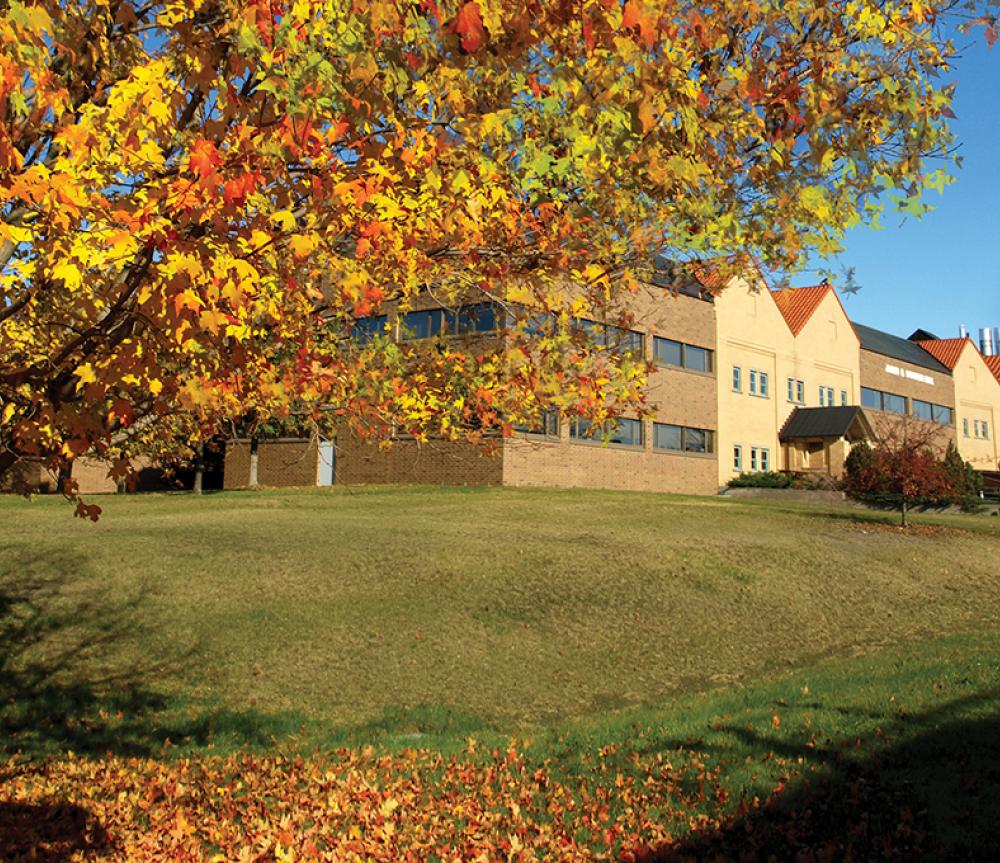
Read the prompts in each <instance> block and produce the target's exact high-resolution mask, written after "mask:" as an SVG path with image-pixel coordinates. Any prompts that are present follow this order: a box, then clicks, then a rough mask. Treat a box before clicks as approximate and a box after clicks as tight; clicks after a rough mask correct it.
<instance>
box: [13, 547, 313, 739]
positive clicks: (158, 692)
mask: <svg viewBox="0 0 1000 863" xmlns="http://www.w3.org/2000/svg"><path fill="white" fill-rule="evenodd" d="M0 560H2V561H3V564H2V566H0V752H7V753H13V752H21V753H22V754H24V755H25V756H27V757H29V758H36V757H40V756H44V755H48V754H55V753H59V752H65V751H68V750H72V751H73V752H76V753H79V754H94V755H98V754H104V753H107V752H111V753H114V754H118V755H149V754H154V753H157V752H161V751H162V749H163V747H164V746H165V745H166V744H168V742H169V743H172V744H178V745H181V746H183V747H208V746H213V745H215V743H216V742H219V743H221V744H222V745H223V746H224V747H234V748H235V747H251V748H258V747H262V746H267V745H270V744H272V743H273V742H274V740H275V739H276V738H279V739H280V738H285V737H289V736H291V735H293V734H294V733H295V731H296V730H297V729H298V728H299V727H300V726H301V724H302V719H301V717H299V716H295V715H291V714H288V715H284V714H281V715H277V714H276V715H267V714H261V713H257V712H255V711H246V712H237V711H230V710H224V709H218V710H206V709H205V708H204V707H196V706H193V705H188V704H185V703H182V702H181V701H179V700H178V699H176V698H175V697H171V696H168V695H166V694H165V693H164V691H163V689H162V683H163V682H164V681H167V680H169V679H171V678H179V677H181V676H182V675H183V673H184V671H185V669H187V668H190V667H191V666H192V665H193V664H194V663H196V662H197V661H198V657H197V648H196V647H191V648H189V649H187V650H186V651H183V652H178V653H176V654H174V655H171V656H166V657H165V656H160V655H156V653H155V651H154V650H151V649H143V648H142V645H143V641H144V636H145V635H146V633H145V631H144V628H143V625H142V623H141V619H142V614H141V612H142V611H143V605H144V603H145V602H146V600H147V595H146V592H145V591H143V590H139V591H137V592H136V593H135V594H134V595H131V596H121V595H117V594H113V593H112V592H111V591H110V590H100V589H94V588H91V587H90V585H95V584H99V583H100V580H99V578H97V577H95V575H94V573H92V572H90V571H88V567H87V562H86V560H82V559H81V558H80V556H79V555H78V554H70V553H68V552H67V553H64V554H62V553H53V552H49V551H46V552H44V553H35V554H29V553H27V552H25V551H23V550H19V549H10V548H3V547H2V546H0Z"/></svg>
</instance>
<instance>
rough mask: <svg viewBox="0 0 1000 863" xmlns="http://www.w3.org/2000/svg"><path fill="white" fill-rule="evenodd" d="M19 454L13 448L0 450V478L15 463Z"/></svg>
mask: <svg viewBox="0 0 1000 863" xmlns="http://www.w3.org/2000/svg"><path fill="white" fill-rule="evenodd" d="M18 458H19V456H18V455H17V453H15V452H14V451H13V450H9V449H8V450H3V451H0V478H3V475H4V474H5V473H7V471H9V470H12V469H13V467H14V465H15V464H17V460H18Z"/></svg>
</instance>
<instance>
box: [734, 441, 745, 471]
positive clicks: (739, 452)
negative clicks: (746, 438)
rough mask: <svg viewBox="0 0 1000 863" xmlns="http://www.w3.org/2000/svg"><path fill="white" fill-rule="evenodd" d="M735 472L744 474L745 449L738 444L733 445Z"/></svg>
mask: <svg viewBox="0 0 1000 863" xmlns="http://www.w3.org/2000/svg"><path fill="white" fill-rule="evenodd" d="M733 470H734V471H736V472H737V473H742V472H743V447H742V446H740V445H739V444H738V443H737V444H733Z"/></svg>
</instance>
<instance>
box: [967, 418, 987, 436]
mask: <svg viewBox="0 0 1000 863" xmlns="http://www.w3.org/2000/svg"><path fill="white" fill-rule="evenodd" d="M973 427H974V429H975V436H976V438H977V440H989V439H990V424H989V422H987V421H986V420H973ZM962 435H963V436H964V437H969V418H968V417H963V418H962Z"/></svg>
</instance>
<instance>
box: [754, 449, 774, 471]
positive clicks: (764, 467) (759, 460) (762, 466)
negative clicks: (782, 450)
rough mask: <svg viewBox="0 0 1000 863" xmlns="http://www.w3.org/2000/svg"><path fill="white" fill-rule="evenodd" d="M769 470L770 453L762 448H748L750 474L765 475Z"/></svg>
mask: <svg viewBox="0 0 1000 863" xmlns="http://www.w3.org/2000/svg"><path fill="white" fill-rule="evenodd" d="M770 469H771V451H770V450H769V449H768V448H767V447H764V446H752V447H750V472H751V473H757V472H758V471H759V472H761V473H767V472H768V471H769V470H770Z"/></svg>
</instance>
